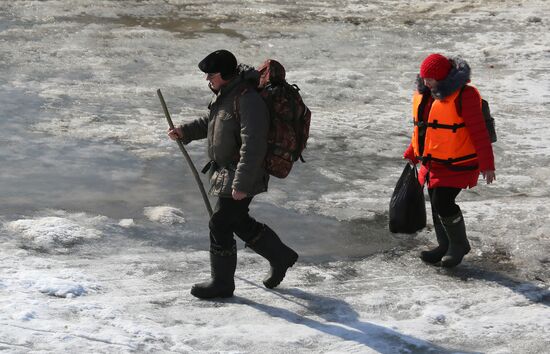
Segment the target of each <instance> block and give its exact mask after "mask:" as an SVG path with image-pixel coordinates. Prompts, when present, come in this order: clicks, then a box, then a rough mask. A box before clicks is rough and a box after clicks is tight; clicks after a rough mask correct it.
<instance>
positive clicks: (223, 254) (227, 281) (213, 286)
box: [191, 244, 237, 299]
mask: <svg viewBox="0 0 550 354" xmlns="http://www.w3.org/2000/svg"><path fill="white" fill-rule="evenodd" d="M236 268H237V248H236V245H235V244H234V245H233V248H232V249H231V250H229V251H228V250H217V249H215V248H214V247H212V246H211V247H210V273H211V276H212V279H210V281H207V282H204V283H200V284H195V285H193V287H192V288H191V295H193V296H195V297H198V298H199V299H212V298H216V297H231V296H233V291H234V290H235V280H234V275H235V269H236Z"/></svg>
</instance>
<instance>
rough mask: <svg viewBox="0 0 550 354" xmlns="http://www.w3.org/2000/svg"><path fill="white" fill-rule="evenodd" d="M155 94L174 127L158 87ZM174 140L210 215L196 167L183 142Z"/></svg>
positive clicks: (171, 127)
mask: <svg viewBox="0 0 550 354" xmlns="http://www.w3.org/2000/svg"><path fill="white" fill-rule="evenodd" d="M157 95H158V96H159V99H160V104H161V105H162V109H163V110H164V115H165V116H166V120H167V121H168V125H169V126H170V129H174V123H172V118H170V113H169V112H168V107H166V102H165V101H164V97H162V92H160V89H158V90H157ZM176 142H177V143H178V146H179V147H180V150H181V152H182V153H183V156H184V157H185V160H186V161H187V164H188V165H189V167H190V168H191V172H193V176H195V181H197V184H198V185H199V189H200V191H201V194H202V199H203V200H204V204H205V205H206V210H207V211H208V215H209V216H212V207H211V206H210V201H209V200H208V197H207V196H206V191H205V190H204V186H203V184H202V180H201V178H200V176H199V173H198V172H197V169H196V168H195V165H194V164H193V161H192V160H191V157H190V156H189V154H188V153H187V150H185V147H184V146H183V143H182V141H181V139H177V140H176Z"/></svg>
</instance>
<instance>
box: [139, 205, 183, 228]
mask: <svg viewBox="0 0 550 354" xmlns="http://www.w3.org/2000/svg"><path fill="white" fill-rule="evenodd" d="M143 214H144V215H145V216H146V217H147V218H148V219H149V220H151V221H155V222H159V223H161V224H170V225H171V224H184V223H185V218H184V217H183V211H181V210H180V209H178V208H174V207H171V206H156V207H146V208H144V209H143Z"/></svg>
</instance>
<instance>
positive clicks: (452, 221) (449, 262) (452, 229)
mask: <svg viewBox="0 0 550 354" xmlns="http://www.w3.org/2000/svg"><path fill="white" fill-rule="evenodd" d="M441 223H442V224H443V227H444V228H445V231H447V236H448V237H449V249H448V250H447V253H446V254H445V256H443V258H442V259H441V266H442V267H445V268H451V267H454V266H456V265H458V264H460V262H462V258H463V257H464V256H465V255H467V254H468V252H470V249H471V248H470V243H469V242H468V238H467V237H466V225H465V224H464V217H463V216H462V212H460V211H459V212H458V213H457V214H456V215H453V216H450V217H441Z"/></svg>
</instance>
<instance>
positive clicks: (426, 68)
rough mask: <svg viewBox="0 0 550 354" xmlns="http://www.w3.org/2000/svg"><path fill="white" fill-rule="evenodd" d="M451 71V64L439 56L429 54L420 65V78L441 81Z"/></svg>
mask: <svg viewBox="0 0 550 354" xmlns="http://www.w3.org/2000/svg"><path fill="white" fill-rule="evenodd" d="M449 71H451V62H450V61H449V59H447V58H446V57H444V56H443V55H441V54H430V55H428V56H427V57H426V59H424V61H423V62H422V64H421V65H420V77H421V78H423V79H434V80H437V81H441V80H443V79H444V78H446V77H447V75H448V74H449Z"/></svg>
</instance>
